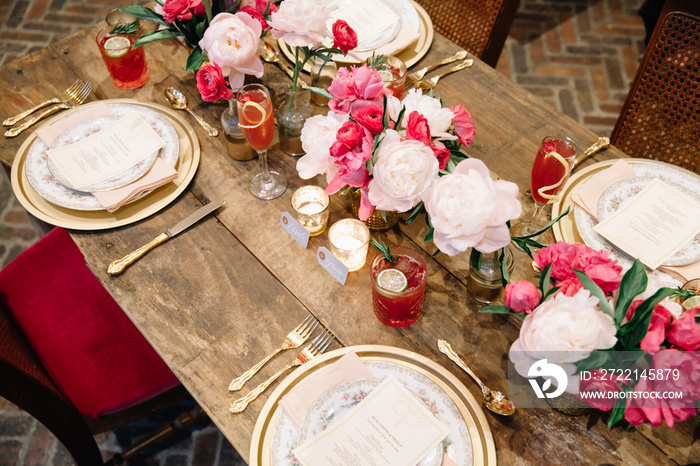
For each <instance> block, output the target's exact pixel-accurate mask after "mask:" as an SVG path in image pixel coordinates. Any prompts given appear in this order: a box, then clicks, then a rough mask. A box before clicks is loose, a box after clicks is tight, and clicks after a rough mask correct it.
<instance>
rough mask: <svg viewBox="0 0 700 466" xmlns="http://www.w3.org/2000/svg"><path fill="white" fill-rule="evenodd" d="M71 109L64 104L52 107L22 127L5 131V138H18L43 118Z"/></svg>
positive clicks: (68, 105) (69, 105)
mask: <svg viewBox="0 0 700 466" xmlns="http://www.w3.org/2000/svg"><path fill="white" fill-rule="evenodd" d="M71 107H72V105H71V104H68V103H62V104H59V105H56V106H54V107H51V108H50V109H48V110H46V111H45V112H43V113H42V114H40V115H38V116H35V117H34V118H30V119H29V120H27V121H25V122H24V123H22V124H21V125H19V126H17V127H14V128H12V129H8V130H7V131H5V137H6V138H13V137H15V136H17V135H18V134H19V133H21V132H22V131H24V130H25V129H27V128H29V127H30V126H32V125H33V124H34V123H36V122H37V121H39V120H41V119H42V118H44V117H47V116H49V115H51V114H52V113H56V112H57V111H59V110H65V109H67V108H71Z"/></svg>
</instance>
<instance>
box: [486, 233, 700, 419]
mask: <svg viewBox="0 0 700 466" xmlns="http://www.w3.org/2000/svg"><path fill="white" fill-rule="evenodd" d="M534 260H535V262H536V264H537V266H538V267H539V268H540V270H541V271H540V273H539V274H538V278H539V285H538V286H536V285H535V284H533V283H531V282H529V281H518V282H515V283H510V284H508V285H507V286H506V289H505V306H488V307H486V308H484V309H483V310H482V312H490V313H513V314H515V315H518V316H519V317H521V318H523V319H524V320H523V324H522V327H521V329H520V337H519V338H518V339H517V340H516V341H515V342H514V343H513V345H512V346H511V349H510V359H511V361H512V362H513V363H514V365H515V370H516V371H517V372H518V373H519V374H520V375H522V376H524V377H529V376H531V375H532V374H531V373H530V372H531V370H532V369H531V368H532V367H533V364H535V363H536V362H537V361H538V360H542V358H546V362H547V363H548V364H552V363H553V364H557V365H558V366H559V367H561V368H562V369H563V370H564V371H565V372H566V375H567V376H568V380H567V384H566V392H568V393H571V394H574V395H577V396H578V397H579V399H580V400H581V401H583V402H585V404H588V405H589V406H591V407H593V408H595V409H598V410H601V411H609V412H610V416H609V418H608V425H609V426H611V427H612V426H613V425H614V424H616V423H617V422H619V421H620V420H622V419H623V418H624V419H625V420H626V421H627V422H629V423H630V424H632V425H636V424H640V423H642V422H649V423H650V424H651V425H652V426H658V425H661V424H662V423H663V422H664V421H665V422H666V424H667V425H668V427H671V428H672V427H673V426H674V422H675V421H685V420H687V419H688V418H690V417H693V416H695V415H696V409H695V405H694V402H695V401H696V400H698V399H700V388H699V387H700V356H699V355H698V353H697V352H696V351H697V350H698V349H699V348H700V323H698V320H697V319H696V316H698V315H700V307H696V308H692V309H685V310H684V307H683V306H681V305H680V304H678V303H677V302H674V301H672V300H671V299H669V298H673V297H674V296H675V297H678V298H687V297H689V296H690V295H691V294H692V292H688V291H686V290H680V289H678V290H674V289H671V288H658V287H656V286H654V285H652V284H649V283H648V280H647V275H646V272H645V269H644V266H643V265H642V264H641V263H640V262H639V261H638V260H637V261H635V262H634V263H633V265H632V267H631V268H630V269H629V270H628V271H627V272H625V273H624V274H623V273H622V267H621V266H620V265H619V264H618V263H617V261H616V260H614V259H611V258H610V257H609V255H608V251H605V250H603V251H595V250H593V249H590V248H588V247H586V246H584V245H582V244H567V243H564V242H559V243H556V244H553V245H551V246H548V247H545V248H543V249H541V250H540V251H539V253H538V254H536V255H535V256H534ZM669 393H672V394H673V396H672V397H666V396H664V395H663V394H669ZM659 394H661V395H659Z"/></svg>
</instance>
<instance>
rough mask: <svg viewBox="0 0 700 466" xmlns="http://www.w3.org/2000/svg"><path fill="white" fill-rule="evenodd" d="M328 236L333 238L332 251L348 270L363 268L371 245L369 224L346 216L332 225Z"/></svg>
mask: <svg viewBox="0 0 700 466" xmlns="http://www.w3.org/2000/svg"><path fill="white" fill-rule="evenodd" d="M328 237H329V239H330V240H331V252H332V253H333V255H334V256H335V257H336V258H337V259H338V260H339V261H340V262H342V263H343V264H344V265H345V266H346V267H347V268H348V271H350V272H354V271H355V270H359V269H361V268H362V266H363V265H364V264H365V260H366V259H367V248H368V246H369V228H367V225H365V224H364V223H363V222H361V221H359V220H355V219H352V218H344V219H342V220H338V221H337V222H335V223H334V224H333V225H332V226H331V228H330V230H328Z"/></svg>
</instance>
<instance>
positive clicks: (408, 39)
mask: <svg viewBox="0 0 700 466" xmlns="http://www.w3.org/2000/svg"><path fill="white" fill-rule="evenodd" d="M419 37H420V34H419V33H417V32H414V31H410V30H408V29H401V30H400V31H399V33H398V34H397V35H396V37H394V40H392V41H390V42H388V43H386V44H384V45H382V46H381V47H378V48H376V49H374V50H370V51H367V52H353V51H350V52H349V53H348V55H351V56H352V57H354V58H357V59H358V60H361V61H365V60H367V59H368V58H371V57H372V54H375V55H377V56H378V55H394V54H395V53H399V52H400V51H402V50H403V49H405V48H406V47H408V46H409V45H411V44H412V43H414V42H415V41H416V40H418V38H419Z"/></svg>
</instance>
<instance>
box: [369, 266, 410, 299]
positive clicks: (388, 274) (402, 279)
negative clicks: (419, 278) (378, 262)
mask: <svg viewBox="0 0 700 466" xmlns="http://www.w3.org/2000/svg"><path fill="white" fill-rule="evenodd" d="M377 285H379V286H380V287H382V288H384V289H385V290H387V291H393V292H395V293H398V292H400V291H403V290H405V289H406V287H407V286H408V280H407V279H406V275H404V274H403V272H402V271H400V270H398V269H386V270H382V271H381V272H380V274H379V275H378V276H377Z"/></svg>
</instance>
